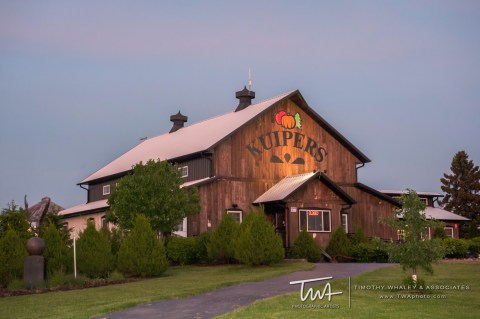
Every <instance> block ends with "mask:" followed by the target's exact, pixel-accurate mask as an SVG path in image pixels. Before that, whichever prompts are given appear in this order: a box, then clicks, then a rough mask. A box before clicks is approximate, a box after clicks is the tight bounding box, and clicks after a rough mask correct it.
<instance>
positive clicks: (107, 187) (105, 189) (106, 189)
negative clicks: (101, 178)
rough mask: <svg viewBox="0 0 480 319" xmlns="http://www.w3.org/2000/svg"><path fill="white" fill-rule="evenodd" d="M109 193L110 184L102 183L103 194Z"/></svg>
mask: <svg viewBox="0 0 480 319" xmlns="http://www.w3.org/2000/svg"><path fill="white" fill-rule="evenodd" d="M109 194H110V185H104V186H103V195H109Z"/></svg>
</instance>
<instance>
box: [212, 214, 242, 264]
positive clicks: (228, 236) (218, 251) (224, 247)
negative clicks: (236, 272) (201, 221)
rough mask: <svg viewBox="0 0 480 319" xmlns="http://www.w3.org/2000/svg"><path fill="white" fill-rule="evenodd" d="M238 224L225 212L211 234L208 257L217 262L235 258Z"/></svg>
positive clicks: (225, 261) (227, 261) (226, 261)
mask: <svg viewBox="0 0 480 319" xmlns="http://www.w3.org/2000/svg"><path fill="white" fill-rule="evenodd" d="M237 232H238V224H237V223H236V222H235V220H234V219H233V217H232V216H230V215H229V214H225V215H224V216H223V219H222V221H221V222H220V224H219V225H218V226H217V228H215V230H214V231H213V232H212V234H211V235H210V240H209V241H208V243H207V245H206V246H207V254H208V259H210V260H211V261H213V262H216V263H230V262H232V261H233V259H234V254H235V249H234V247H233V239H234V238H235V237H236V236H237Z"/></svg>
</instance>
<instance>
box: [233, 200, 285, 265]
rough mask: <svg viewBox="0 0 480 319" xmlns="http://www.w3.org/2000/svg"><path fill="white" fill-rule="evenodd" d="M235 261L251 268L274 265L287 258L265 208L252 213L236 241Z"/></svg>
mask: <svg viewBox="0 0 480 319" xmlns="http://www.w3.org/2000/svg"><path fill="white" fill-rule="evenodd" d="M233 246H234V248H235V259H237V260H238V261H239V262H241V263H242V264H246V265H249V266H256V265H273V264H276V263H278V262H280V261H281V260H282V259H283V258H284V257H285V251H284V249H283V241H282V238H281V237H280V236H279V235H278V234H276V233H275V226H273V225H272V223H270V222H269V221H268V220H267V217H266V216H265V213H264V211H263V208H261V209H259V210H258V211H250V212H249V213H248V214H247V217H246V218H245V220H244V221H243V223H242V224H241V225H240V228H239V230H238V235H237V236H236V238H235V239H234V243H233Z"/></svg>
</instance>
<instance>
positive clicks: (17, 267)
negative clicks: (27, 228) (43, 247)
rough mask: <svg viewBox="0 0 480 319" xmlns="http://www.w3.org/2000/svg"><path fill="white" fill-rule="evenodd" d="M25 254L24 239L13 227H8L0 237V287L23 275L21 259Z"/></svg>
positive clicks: (22, 259)
mask: <svg viewBox="0 0 480 319" xmlns="http://www.w3.org/2000/svg"><path fill="white" fill-rule="evenodd" d="M26 256H27V249H26V247H25V241H24V240H23V239H22V238H21V237H20V236H19V235H18V234H17V232H16V231H15V230H14V229H9V230H7V231H6V232H5V235H4V236H3V237H2V238H0V287H5V286H7V285H8V284H9V283H10V282H11V281H12V280H14V279H21V278H22V276H23V261H24V260H25V257H26Z"/></svg>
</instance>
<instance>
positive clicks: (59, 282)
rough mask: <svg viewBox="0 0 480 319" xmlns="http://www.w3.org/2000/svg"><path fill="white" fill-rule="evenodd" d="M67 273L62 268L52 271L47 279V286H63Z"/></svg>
mask: <svg viewBox="0 0 480 319" xmlns="http://www.w3.org/2000/svg"><path fill="white" fill-rule="evenodd" d="M65 281H66V279H65V273H64V271H63V270H62V269H57V270H55V271H53V272H51V273H50V276H49V278H48V280H47V286H48V287H50V288H57V287H62V286H64V285H65Z"/></svg>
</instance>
